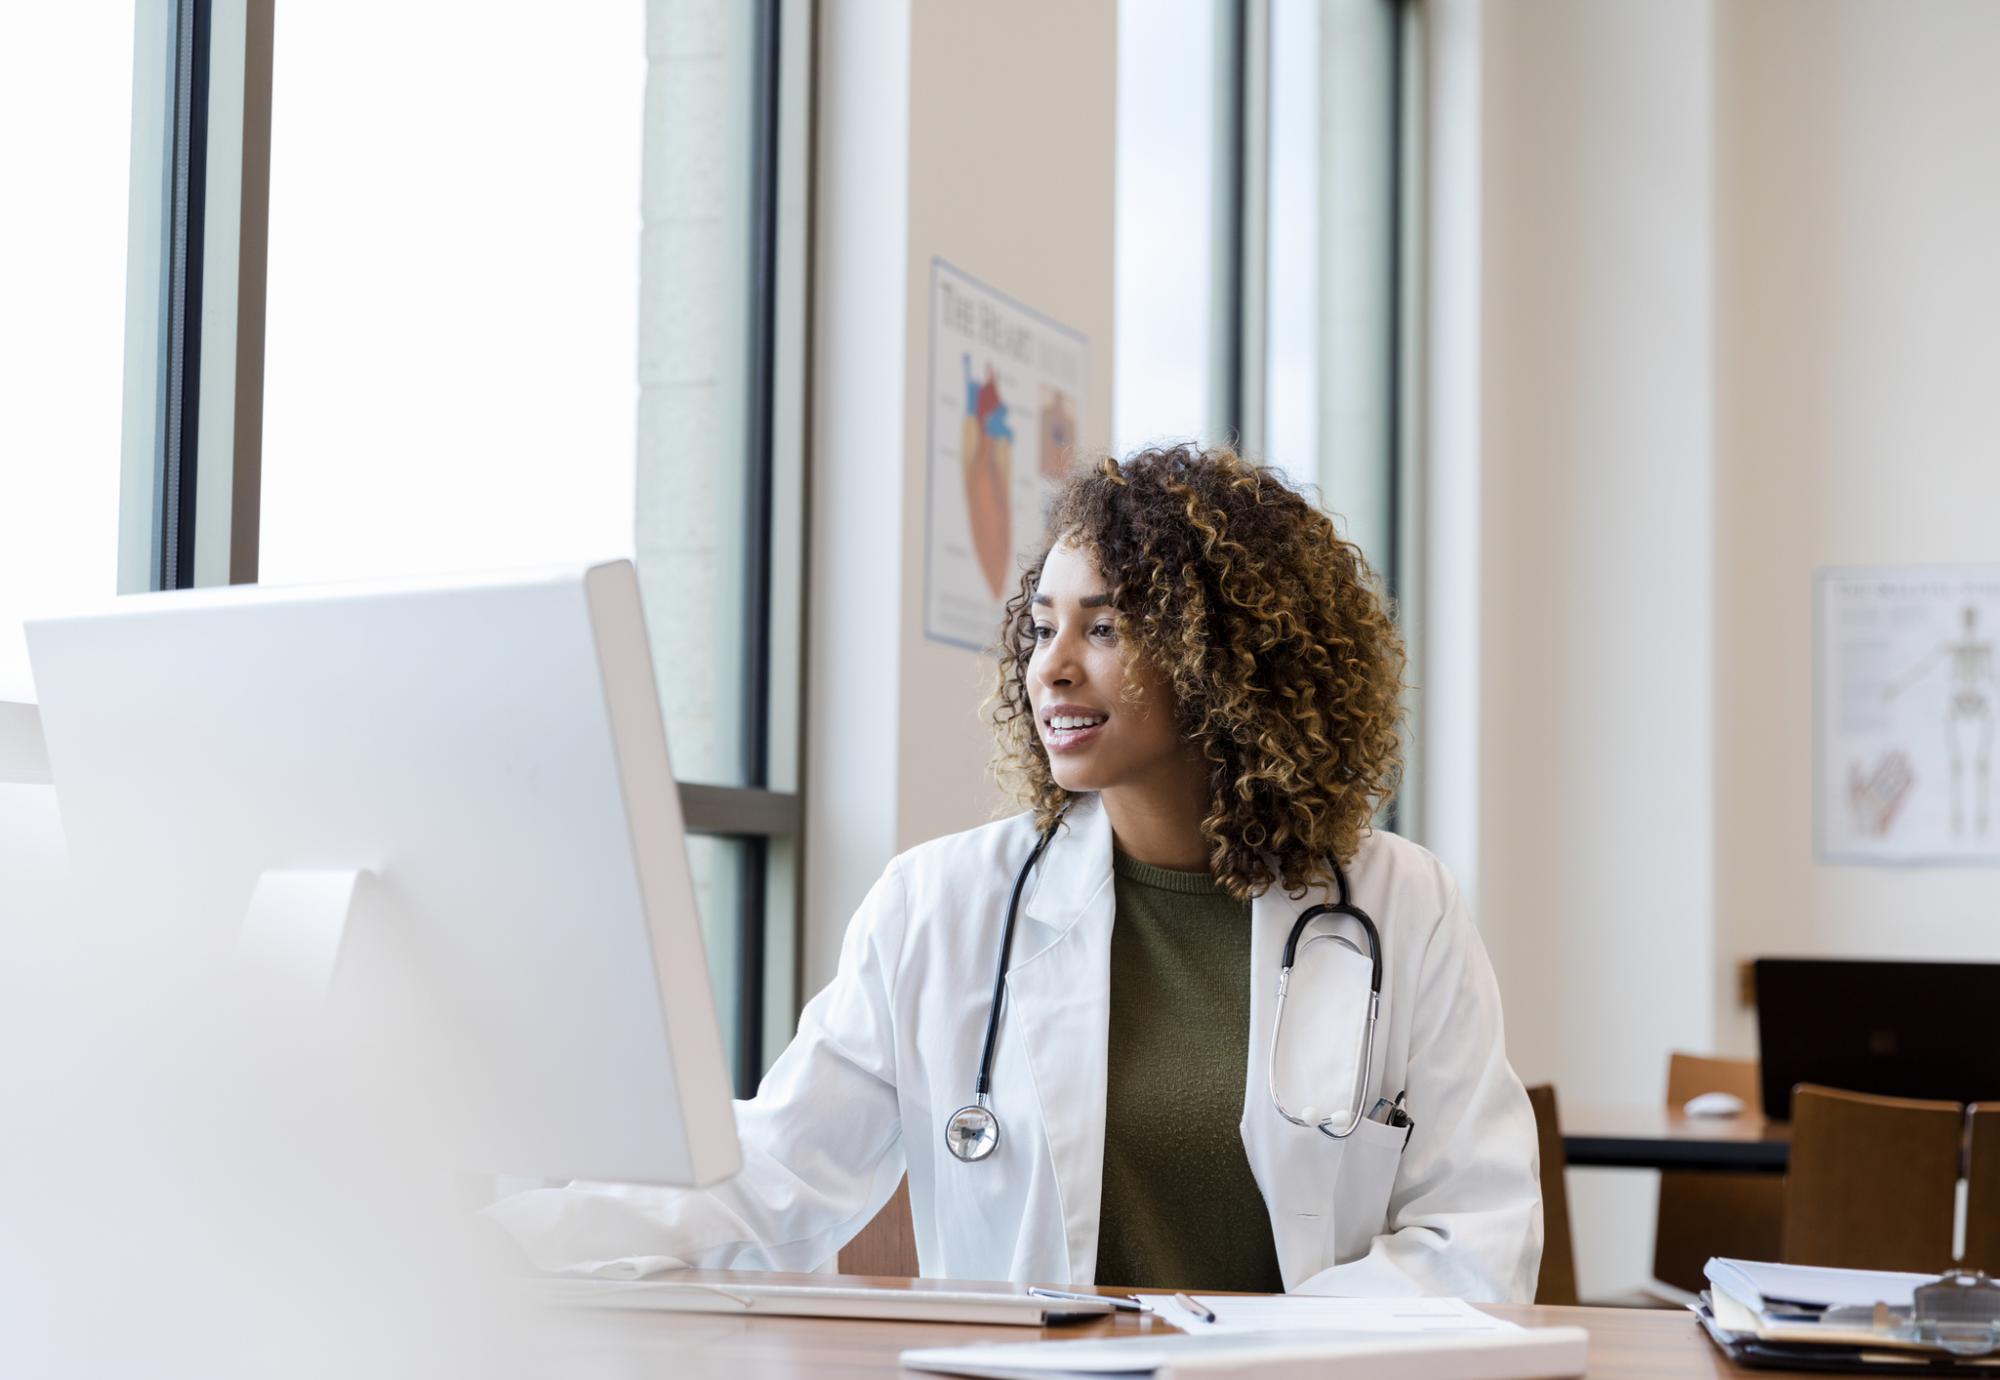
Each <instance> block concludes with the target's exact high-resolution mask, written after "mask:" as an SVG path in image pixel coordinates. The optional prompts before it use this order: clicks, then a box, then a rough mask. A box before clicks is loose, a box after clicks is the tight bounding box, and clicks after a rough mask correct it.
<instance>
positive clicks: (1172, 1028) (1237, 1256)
mask: <svg viewBox="0 0 2000 1380" xmlns="http://www.w3.org/2000/svg"><path fill="white" fill-rule="evenodd" d="M1112 866H1113V870H1114V881H1113V885H1114V887H1115V899H1116V902H1117V919H1116V922H1115V924H1114V925H1113V928H1112V933H1111V1039H1110V1044H1109V1047H1108V1049H1107V1051H1106V1061H1105V1062H1106V1075H1107V1076H1106V1091H1105V1106H1104V1190H1103V1198H1102V1201H1101V1204H1100V1208H1099V1227H1098V1236H1097V1282H1098V1283H1099V1284H1109V1285H1128V1286H1134V1287H1147V1288H1180V1289H1241V1290H1252V1291H1256V1292H1260V1293H1281V1292H1283V1290H1284V1287H1285V1285H1284V1280H1283V1277H1282V1276H1281V1275H1280V1273H1279V1271H1278V1253H1277V1249H1276V1247H1275V1246H1274V1245H1273V1244H1272V1241H1271V1218H1270V1214H1269V1213H1268V1212H1267V1210H1266V1209H1265V1206H1264V1198H1263V1195H1262V1194H1261V1193H1259V1192H1258V1189H1257V1181H1256V1179H1255V1178H1253V1177H1252V1176H1251V1173H1250V1161H1249V1160H1248V1159H1247V1158H1246V1157H1245V1156H1244V1153H1243V1138H1242V1134H1241V1132H1240V1131H1239V1129H1238V1127H1239V1124H1240V1123H1241V1121H1242V1119H1243V1076H1244V1068H1245V1066H1246V1064H1247V1063H1248V1059H1249V1043H1250V906H1249V903H1248V902H1245V901H1237V900H1233V899H1232V898H1231V897H1230V896H1229V894H1228V893H1227V892H1225V891H1224V890H1222V888H1221V887H1220V886H1218V885H1217V884H1216V882H1215V880H1214V879H1213V878H1212V877H1210V876H1209V875H1208V874H1207V873H1204V872H1174V871H1170V870H1168V869H1166V868H1161V867H1152V866H1149V865H1147V864H1145V863H1142V862H1137V861H1135V860H1133V859H1131V858H1128V857H1126V856H1125V855H1123V854H1122V853H1121V854H1117V855H1116V856H1115V857H1114V860H1113V864H1112Z"/></svg>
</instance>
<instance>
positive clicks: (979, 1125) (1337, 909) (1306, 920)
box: [944, 820, 1382, 1164]
mask: <svg viewBox="0 0 2000 1380" xmlns="http://www.w3.org/2000/svg"><path fill="white" fill-rule="evenodd" d="M1061 827H1062V821H1061V820H1057V821H1056V822H1055V823H1054V824H1052V825H1050V826H1049V828H1048V829H1047V830H1046V831H1045V832H1044V833H1043V834H1042V837H1041V839H1040V840H1039V841H1038V842H1037V843H1036V844H1035V849H1034V851H1033V852H1032V853H1030V854H1028V860H1027V861H1026V862H1024V863H1022V864H1021V874H1020V875H1019V876H1018V877H1016V878H1015V879H1014V893H1013V895H1012V896H1011V897H1010V898H1009V899H1008V901H1007V924H1006V926H1005V927H1004V928H1003V929H1002V930H1001V932H1000V961H999V966H998V970H997V971H996V972H995V973H994V975H993V1000H992V1003H991V1004H990V1005H989V1006H988V1007H987V1011H986V1039H985V1041H984V1042H983V1043H982V1044H981V1046H980V1050H979V1081H978V1082H976V1083H975V1084H973V1097H972V1101H971V1102H970V1103H968V1104H967V1105H965V1106H963V1107H960V1108H959V1109H958V1110H957V1111H955V1112H953V1113H952V1114H951V1116H950V1117H949V1118H948V1119H947V1120H946V1121H945V1124H944V1143H945V1148H946V1149H948V1150H950V1151H951V1153H952V1154H953V1155H954V1156H955V1157H957V1158H958V1159H961V1160H964V1161H965V1162H966V1163H968V1164H970V1163H973V1162H975V1161H977V1160H983V1159H985V1158H986V1157H987V1156H988V1155H990V1154H992V1153H993V1151H994V1149H995V1147H997V1146H998V1145H999V1144H1000V1118H999V1117H997V1116H995V1115H994V1113H993V1096H992V1093H993V1043H994V1038H995V1037H996V1036H997V1035H998V1034H999V1032H1000V1004H1001V1002H1002V1000H1003V999H1004V998H1005V997H1006V995H1007V961H1008V957H1009V955H1010V954H1011V952H1012V950H1013V946H1014V917H1015V915H1016V914H1017V913H1018V912H1019V910H1020V907H1021V892H1022V891H1023V890H1025V889H1026V887H1027V885H1028V877H1029V875H1030V874H1031V873H1033V872H1034V870H1035V864H1036V863H1038V862H1040V861H1041V859H1042V854H1043V853H1045V852H1047V851H1048V847H1049V841H1050V840H1051V839H1053V838H1054V837H1055V836H1056V830H1057V829H1059V828H1061ZM1333 880H1334V885H1335V888H1336V894H1337V895H1338V896H1339V898H1340V899H1339V900H1337V901H1333V902H1331V903H1327V904H1322V905H1317V906H1312V907H1309V908H1308V909H1307V910H1306V911H1305V913H1304V914H1302V915H1300V916H1299V918H1298V919H1297V920H1295V921H1294V922H1293V923H1292V932H1291V934H1290V935H1288V936H1287V937H1286V939H1285V950H1284V954H1283V956H1282V957H1281V959H1280V963H1279V968H1278V1006H1277V1010H1276V1011H1274V1012H1273V1013H1272V1016H1271V1051H1270V1059H1269V1062H1268V1064H1267V1070H1268V1072H1267V1075H1266V1076H1267V1077H1268V1078H1269V1080H1270V1084H1271V1104H1272V1105H1273V1106H1274V1107H1276V1108H1277V1109H1278V1115H1280V1116H1282V1117H1283V1118H1284V1119H1285V1120H1287V1121H1289V1122H1291V1123H1292V1125H1294V1126H1310V1127H1313V1128H1314V1129H1315V1130H1318V1131H1320V1132H1323V1133H1324V1134H1326V1135H1328V1136H1331V1137H1333V1138H1334V1139H1335V1140H1344V1139H1346V1138H1347V1137H1348V1136H1351V1135H1353V1134H1354V1128H1355V1127H1357V1126H1359V1125H1360V1124H1361V1121H1362V1117H1363V1112H1362V1103H1363V1101H1364V1100H1365V1099H1366V1097H1367V1092H1368V1070H1369V1068H1370V1066H1371V1065H1372V1063H1373V1060H1374V1057H1375V1017H1376V1014H1377V1013H1378V1012H1379V1011H1380V1010H1381V1009H1382V938H1381V935H1380V934H1378V933H1377V931H1376V929H1375V922H1374V921H1373V920H1371V919H1369V918H1368V913H1367V912H1366V911H1364V910H1362V909H1361V907H1359V906H1357V905H1355V904H1354V902H1353V901H1352V900H1351V899H1349V895H1348V890H1347V874H1346V873H1345V872H1344V871H1342V870H1341V867H1340V864H1339V863H1338V862H1335V863H1334V864H1333ZM1323 915H1337V916H1345V917H1347V918H1348V919H1350V920H1353V921H1355V922H1356V923H1357V924H1359V925H1360V926H1361V930H1362V933H1364V934H1365V935H1367V937H1368V953H1367V955H1366V957H1367V959H1368V963H1369V978H1368V1024H1367V1027H1366V1029H1365V1030H1364V1031H1363V1032H1362V1036H1361V1064H1360V1067H1359V1068H1358V1069H1357V1070H1356V1072H1355V1078H1354V1095H1353V1101H1352V1105H1350V1106H1349V1107H1348V1109H1347V1113H1348V1114H1347V1123H1346V1125H1344V1126H1342V1127H1341V1129H1339V1130H1338V1131H1336V1130H1334V1129H1333V1118H1332V1117H1331V1116H1328V1117H1325V1118H1321V1117H1320V1115H1319V1109H1318V1108H1316V1107H1302V1108H1300V1109H1299V1110H1298V1111H1297V1112H1294V1111H1292V1110H1291V1108H1289V1107H1287V1106H1286V1105H1285V1103H1284V1099H1282V1098H1280V1097H1279V1096H1278V1083H1277V1076H1276V1075H1277V1060H1278V1036H1279V1033H1280V1032H1281V1031H1283V1029H1284V1026H1285V993H1286V989H1287V988H1288V987H1290V985H1291V980H1292V964H1293V962H1294V960H1296V959H1297V957H1298V955H1299V952H1300V948H1301V946H1300V944H1299V938H1300V936H1301V935H1303V934H1304V933H1305V931H1306V926H1308V925H1310V924H1311V923H1312V922H1313V921H1315V920H1317V919H1319V918H1320V917H1321V916H1323ZM1322 941H1331V942H1332V943H1336V944H1344V945H1346V946H1347V947H1348V948H1350V949H1352V950H1354V952H1355V953H1357V954H1358V953H1360V952H1361V948H1360V946H1359V945H1358V944H1356V943H1355V942H1354V941H1353V940H1351V939H1348V938H1347V937H1346V936H1344V935H1337V934H1316V935H1314V936H1313V937H1312V938H1311V939H1309V940H1307V941H1306V943H1305V946H1304V947H1306V948H1310V947H1311V946H1312V945H1314V944H1318V943H1320V942H1322Z"/></svg>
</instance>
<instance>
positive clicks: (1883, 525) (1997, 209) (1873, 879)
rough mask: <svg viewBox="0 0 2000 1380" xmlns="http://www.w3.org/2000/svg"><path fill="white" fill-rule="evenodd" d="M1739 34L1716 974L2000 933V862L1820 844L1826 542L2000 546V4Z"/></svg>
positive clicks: (1832, 14) (1745, 20) (1721, 115)
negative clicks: (1814, 712) (1817, 788)
mask: <svg viewBox="0 0 2000 1380" xmlns="http://www.w3.org/2000/svg"><path fill="white" fill-rule="evenodd" d="M1717 39H1718V42H1717V82H1716V85H1717V95H1718V103H1717V120H1718V127H1719V129H1721V130H1724V131H1727V134H1728V136H1729V137H1727V138H1724V139H1719V140H1718V142H1717V152H1716V185H1717V198H1716V199H1717V205H1718V207H1719V208H1720V210H1721V212H1722V214H1721V215H1720V216H1719V217H1718V218H1717V224H1716V294H1715V297H1716V322H1717V332H1716V423H1717V425H1716V591H1717V603H1716V623H1717V636H1716V686H1715V695H1716V706H1717V709H1716V727H1717V734H1716V818H1715V837H1716V924H1717V934H1718V943H1717V948H1716V958H1717V963H1718V971H1717V973H1716V975H1715V980H1716V983H1717V985H1718V988H1719V989H1720V990H1721V991H1722V992H1723V993H1725V994H1727V993H1729V991H1730V989H1731V986H1732V984H1733V981H1734V978H1733V972H1732V969H1733V967H1734V965H1735V963H1736V962H1737V961H1738V960H1739V959H1742V958H1749V957H1754V956H1756V955H1758V954H1768V953H1827V954H1853V955H1892V956H1912V957H1915V956H1939V957H1946V958H1988V959H1991V958H2000V877H1996V875H1995V872H1994V869H1992V868H1990V867H1989V868H1966V867H1955V868H1885V867H1832V866H1821V865H1817V864H1815V862H1814V861H1813V852H1812V816H1811V810H1810V804H1809V802H1810V800H1811V791H1812V780H1813V778H1812V770H1813V768H1812V717H1811V712H1810V705H1811V703H1812V699H1811V696H1812V674H1811V652H1812V631H1811V617H1810V611H1811V597H1812V595H1811V579H1812V572H1813V571H1814V569H1815V568H1817V567H1820V566H1826V565H1849V564H1852V565H1871V564H1889V563H1896V562H1957V561H1987V562H1990V561H1994V560H2000V454H1996V452H2000V255H1997V254H1996V252H1995V246H1996V245H2000V171H1996V165H1995V163H1994V161H1993V156H1992V151H1991V146H1992V131H1993V130H1994V129H1995V128H2000V81H1996V80H1995V72H1994V55H1995V54H1996V53H2000V6H1995V5H1992V4H1989V3H1983V0H1965V2H1959V0H1918V2H1917V3H1912V2H1911V0H1839V3H1827V2H1826V0H1760V2H1759V3H1756V4H1742V3H1738V4H1730V5H1726V6H1724V7H1723V8H1722V9H1721V10H1720V11H1719V12H1718V24H1717ZM1718 1006H1719V1010H1720V1011H1721V1012H1722V1015H1723V1020H1722V1025H1721V1029H1720V1031H1719V1032H1718V1035H1719V1041H1720V1043H1722V1044H1724V1045H1725V1046H1727V1047H1729V1048H1733V1049H1738V1050H1741V1051H1743V1052H1745V1053H1748V1052H1750V1051H1751V1050H1752V1049H1754V1046H1755V1029H1754V1025H1753V1022H1752V1020H1751V1018H1750V1015H1749V1013H1747V1012H1744V1011H1742V1010H1741V1009H1740V1008H1738V1007H1736V1006H1735V1005H1734V1003H1733V1001H1732V1000H1730V999H1729V998H1728V997H1727V996H1726V995H1725V998H1724V999H1723V1000H1721V1001H1720V1002H1719V1003H1718Z"/></svg>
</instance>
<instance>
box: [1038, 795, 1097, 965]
mask: <svg viewBox="0 0 2000 1380" xmlns="http://www.w3.org/2000/svg"><path fill="white" fill-rule="evenodd" d="M1035 872H1036V875H1035V876H1034V878H1032V879H1031V880H1030V881H1029V883H1028V896H1027V899H1026V900H1025V901H1024V902H1023V903H1022V910H1023V911H1024V912H1025V913H1026V914H1027V916H1028V918H1029V919H1031V920H1034V921H1037V922H1039V923H1041V924H1044V925H1047V926H1048V927H1049V928H1050V929H1052V930H1054V931H1056V932H1057V933H1058V934H1060V933H1061V932H1062V931H1064V930H1067V929H1068V928H1069V927H1070V926H1071V925H1072V924H1074V923H1075V921H1076V919H1077V917H1078V916H1080V915H1082V914H1083V912H1084V908H1085V907H1086V906H1088V905H1089V904H1090V902H1091V900H1092V899H1093V898H1094V897H1096V895H1097V894H1098V893H1099V892H1100V891H1102V890H1104V888H1105V886H1106V884H1107V883H1109V882H1110V880H1111V817H1110V815H1108V814H1107V813H1105V809H1104V803H1103V801H1102V800H1100V799H1099V798H1098V796H1097V794H1096V793H1095V792H1092V793H1090V794H1088V795H1079V796H1077V797H1076V798H1075V799H1074V800H1073V801H1072V802H1071V803H1070V807H1069V813H1068V814H1066V815H1064V816H1063V819H1062V823H1061V824H1059V825H1057V826H1056V836H1055V838H1054V839H1053V840H1051V841H1050V843H1049V848H1048V851H1047V852H1046V853H1044V854H1042V861H1041V864H1040V865H1039V866H1038V867H1037V868H1036V869H1035Z"/></svg>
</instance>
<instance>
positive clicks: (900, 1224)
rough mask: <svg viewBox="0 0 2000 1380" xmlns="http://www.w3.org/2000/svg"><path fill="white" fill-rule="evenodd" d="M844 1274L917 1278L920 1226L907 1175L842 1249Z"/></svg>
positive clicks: (841, 1258)
mask: <svg viewBox="0 0 2000 1380" xmlns="http://www.w3.org/2000/svg"><path fill="white" fill-rule="evenodd" d="M839 1269H840V1273H842V1274H844V1275H883V1276H887V1277H889V1278H891V1279H914V1278H915V1277H916V1274H917V1228H916V1224H915V1223H914V1222H913V1221H912V1220H911V1218H910V1181H909V1178H908V1177H907V1176H906V1177H905V1178H904V1179H903V1182H902V1183H900V1184H898V1185H896V1191H895V1193H894V1194H892V1195H891V1196H890V1198H889V1201H888V1202H886V1203H884V1204H883V1205H882V1210H881V1211H880V1212H878V1213H876V1214H875V1219H874V1220H873V1221H872V1222H870V1223H869V1224H868V1225H867V1226H865V1227H863V1228H862V1229H861V1231H860V1232H859V1233H858V1234H857V1235H856V1236H855V1238H854V1239H853V1240H852V1241H850V1242H848V1243H847V1244H846V1245H845V1246H842V1247H841V1248H840V1261H839Z"/></svg>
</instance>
